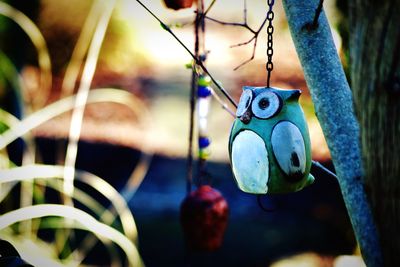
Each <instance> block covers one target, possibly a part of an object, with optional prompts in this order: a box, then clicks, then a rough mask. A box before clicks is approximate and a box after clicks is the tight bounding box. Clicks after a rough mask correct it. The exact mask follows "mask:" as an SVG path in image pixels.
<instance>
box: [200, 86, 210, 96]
mask: <svg viewBox="0 0 400 267" xmlns="http://www.w3.org/2000/svg"><path fill="white" fill-rule="evenodd" d="M210 95H211V90H210V88H209V87H208V86H200V85H199V86H198V87H197V96H198V97H207V96H210Z"/></svg>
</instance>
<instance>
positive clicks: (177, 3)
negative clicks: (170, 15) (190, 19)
mask: <svg viewBox="0 0 400 267" xmlns="http://www.w3.org/2000/svg"><path fill="white" fill-rule="evenodd" d="M164 3H165V5H166V6H167V7H168V8H172V9H174V10H179V9H183V8H189V7H192V5H193V0H164Z"/></svg>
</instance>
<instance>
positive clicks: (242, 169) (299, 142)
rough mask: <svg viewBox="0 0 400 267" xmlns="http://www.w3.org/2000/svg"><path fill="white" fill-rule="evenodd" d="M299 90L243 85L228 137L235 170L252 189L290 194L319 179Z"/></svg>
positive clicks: (244, 188)
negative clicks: (314, 173)
mask: <svg viewBox="0 0 400 267" xmlns="http://www.w3.org/2000/svg"><path fill="white" fill-rule="evenodd" d="M300 94H301V91H300V90H282V89H278V88H273V87H251V86H244V87H243V93H242V95H241V97H240V102H239V105H238V108H237V112H236V119H235V121H234V122H233V125H232V129H231V134H230V137H229V155H230V161H231V166H232V171H233V174H234V177H235V180H236V182H237V184H238V186H239V188H240V189H241V190H242V191H244V192H247V193H253V194H270V193H288V192H295V191H299V190H301V189H302V188H303V187H305V186H307V185H310V184H311V183H313V182H314V177H313V176H312V175H311V174H310V168H311V146H310V137H309V133H308V128H307V123H306V120H305V117H304V113H303V110H302V109H301V106H300V104H299V102H298V99H299V96H300Z"/></svg>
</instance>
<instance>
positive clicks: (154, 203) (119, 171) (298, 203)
mask: <svg viewBox="0 0 400 267" xmlns="http://www.w3.org/2000/svg"><path fill="white" fill-rule="evenodd" d="M38 144H39V148H40V150H41V152H42V154H43V160H44V161H45V162H46V163H54V162H55V157H56V152H55V149H56V147H57V146H58V147H59V148H60V147H61V148H62V147H64V145H65V142H64V143H63V141H58V145H56V144H57V142H55V140H49V139H39V140H38ZM138 156H139V152H138V151H135V150H133V149H130V148H126V147H120V146H113V145H109V144H93V143H86V142H81V143H80V145H79V152H78V158H77V167H78V168H79V169H83V170H87V171H90V172H92V173H94V174H96V175H99V176H100V177H103V178H105V179H107V180H108V182H110V183H111V184H112V185H114V186H115V187H116V188H117V189H122V187H123V185H124V183H125V180H126V179H127V177H128V175H129V173H130V171H131V170H132V168H134V166H135V164H136V163H137V160H138ZM324 164H326V165H327V166H328V167H331V166H330V163H324ZM208 170H209V172H210V173H211V174H212V177H213V179H212V185H213V186H214V187H215V188H216V189H218V190H219V191H220V192H221V193H222V194H223V195H224V197H225V198H226V200H227V202H228V204H229V208H230V214H229V222H228V227H227V231H226V234H225V238H224V243H223V245H222V247H221V248H220V249H219V250H218V251H216V252H212V253H205V252H202V253H200V252H196V253H193V252H192V253H188V252H186V251H185V248H184V242H183V236H182V232H181V229H180V225H179V206H180V203H181V201H182V200H183V198H184V197H185V172H186V160H185V159H182V158H166V157H161V156H155V157H154V159H153V161H152V163H151V167H150V170H149V172H148V174H147V175H146V177H145V179H144V181H143V183H142V184H141V186H140V187H139V189H138V191H137V193H136V194H135V196H134V197H133V198H132V199H131V200H130V202H129V206H130V207H131V210H132V212H133V214H134V217H135V220H136V223H137V227H138V231H139V249H140V254H141V255H142V257H143V260H144V262H145V264H146V265H147V266H268V265H269V264H270V263H271V262H272V261H274V260H276V259H278V258H281V257H285V256H288V255H292V254H296V253H301V252H308V251H313V252H317V253H320V254H325V255H338V254H348V253H352V251H353V249H354V246H355V241H354V236H353V232H352V229H351V225H350V222H349V219H348V216H347V213H346V210H345V207H344V204H343V201H342V197H341V193H340V189H339V186H338V183H337V181H335V180H334V179H333V178H332V177H329V176H324V175H323V173H321V172H318V170H315V169H312V173H313V174H314V176H315V177H316V182H315V183H314V184H313V185H312V186H310V187H308V188H306V189H304V190H302V191H301V192H297V193H293V194H289V195H276V196H267V197H263V198H262V202H263V204H264V206H267V207H269V208H273V209H274V211H273V212H265V211H263V210H262V209H261V208H260V207H259V206H258V203H257V199H256V197H255V196H254V195H250V194H245V193H243V192H241V191H239V190H238V189H237V187H236V184H235V183H234V181H233V178H232V173H231V170H230V167H229V164H227V163H216V162H210V163H208ZM92 254H93V258H96V257H97V258H98V257H99V254H98V253H96V252H95V251H94V252H92ZM95 255H97V256H95ZM90 258H91V257H90Z"/></svg>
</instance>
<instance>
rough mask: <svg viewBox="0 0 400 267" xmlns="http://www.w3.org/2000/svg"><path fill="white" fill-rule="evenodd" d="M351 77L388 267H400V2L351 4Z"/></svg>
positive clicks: (367, 175) (371, 197) (370, 189)
mask: <svg viewBox="0 0 400 267" xmlns="http://www.w3.org/2000/svg"><path fill="white" fill-rule="evenodd" d="M349 4H350V9H349V11H350V13H349V18H350V27H349V29H350V36H349V38H350V39H349V40H350V46H349V47H350V76H351V85H352V89H353V93H354V100H355V109H356V113H357V116H358V119H359V122H360V128H361V129H360V130H361V144H362V155H363V161H364V169H365V173H364V177H365V188H366V191H367V195H368V198H369V200H370V203H371V207H372V212H373V215H374V218H375V221H376V223H377V228H378V233H379V237H380V242H381V247H382V253H383V258H384V265H385V266H400V257H399V252H400V235H399V226H400V142H399V141H400V63H399V61H400V18H399V14H400V1H399V0H390V1H375V0H367V1H366V0H352V1H350V2H349Z"/></svg>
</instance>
